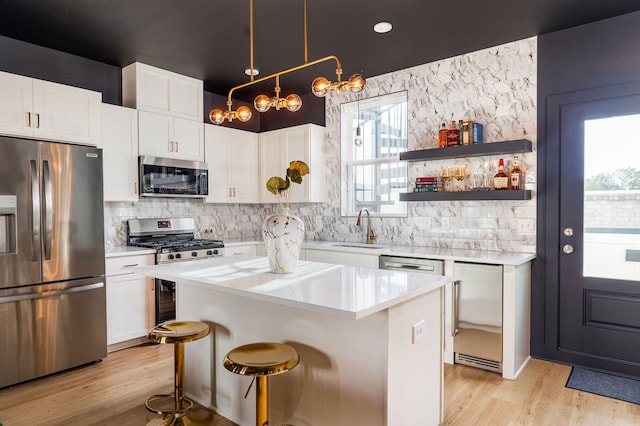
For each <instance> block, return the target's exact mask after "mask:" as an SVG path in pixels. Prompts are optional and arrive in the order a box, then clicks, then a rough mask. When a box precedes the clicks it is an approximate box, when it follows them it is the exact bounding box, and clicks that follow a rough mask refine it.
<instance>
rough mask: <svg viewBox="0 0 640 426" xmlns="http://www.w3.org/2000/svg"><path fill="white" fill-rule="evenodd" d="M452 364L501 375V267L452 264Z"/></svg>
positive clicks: (461, 263)
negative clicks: (453, 362)
mask: <svg viewBox="0 0 640 426" xmlns="http://www.w3.org/2000/svg"><path fill="white" fill-rule="evenodd" d="M453 276H454V282H453V298H452V304H453V306H452V313H453V351H454V353H455V355H454V356H455V362H456V363H459V364H466V365H471V366H473V367H478V368H483V369H486V370H491V371H496V372H499V373H500V372H502V265H485V264H476V263H463V262H455V263H454V268H453Z"/></svg>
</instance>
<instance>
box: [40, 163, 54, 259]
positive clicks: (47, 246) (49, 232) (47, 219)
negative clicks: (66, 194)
mask: <svg viewBox="0 0 640 426" xmlns="http://www.w3.org/2000/svg"><path fill="white" fill-rule="evenodd" d="M42 178H43V179H42V180H43V182H44V205H43V206H42V207H43V208H44V227H45V228H44V258H45V259H46V260H50V259H51V240H52V239H53V198H52V195H51V174H50V172H49V161H47V160H43V161H42Z"/></svg>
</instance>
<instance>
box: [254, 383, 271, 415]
mask: <svg viewBox="0 0 640 426" xmlns="http://www.w3.org/2000/svg"><path fill="white" fill-rule="evenodd" d="M256 379H257V380H256V426H268V425H269V377H268V376H258V377H257V378H256Z"/></svg>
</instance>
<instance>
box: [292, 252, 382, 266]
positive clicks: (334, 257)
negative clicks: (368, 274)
mask: <svg viewBox="0 0 640 426" xmlns="http://www.w3.org/2000/svg"><path fill="white" fill-rule="evenodd" d="M304 260H306V261H309V262H324V263H333V264H337V265H348V266H360V267H363V268H369V269H378V262H379V260H378V255H377V254H362V253H345V252H343V251H331V250H313V249H305V254H304Z"/></svg>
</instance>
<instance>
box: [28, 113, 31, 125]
mask: <svg viewBox="0 0 640 426" xmlns="http://www.w3.org/2000/svg"><path fill="white" fill-rule="evenodd" d="M27 127H31V113H30V112H28V113H27Z"/></svg>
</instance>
